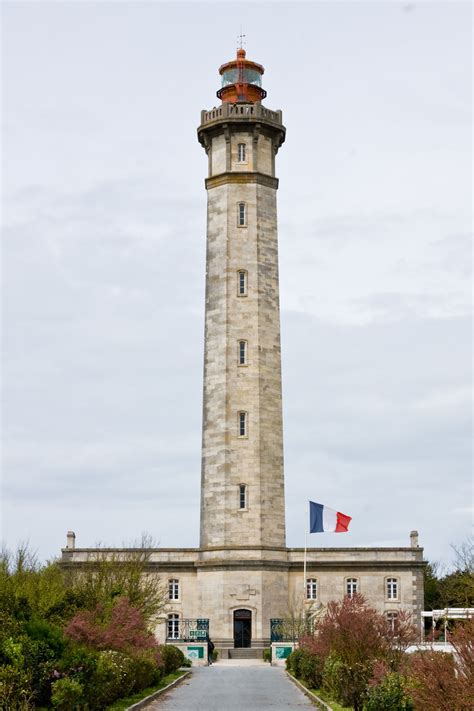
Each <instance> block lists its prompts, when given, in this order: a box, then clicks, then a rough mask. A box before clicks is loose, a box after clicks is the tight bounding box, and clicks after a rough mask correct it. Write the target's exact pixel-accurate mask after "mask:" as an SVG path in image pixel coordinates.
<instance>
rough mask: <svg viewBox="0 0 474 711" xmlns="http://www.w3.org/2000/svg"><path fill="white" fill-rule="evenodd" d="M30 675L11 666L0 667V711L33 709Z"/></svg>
mask: <svg viewBox="0 0 474 711" xmlns="http://www.w3.org/2000/svg"><path fill="white" fill-rule="evenodd" d="M32 698H33V690H32V687H31V675H30V674H29V672H27V671H24V670H23V669H17V668H16V667H14V666H12V665H11V664H5V665H2V666H0V709H5V711H6V710H7V709H8V710H10V709H15V710H18V711H19V710H20V709H21V710H23V709H30V708H33V705H32V703H31V701H32Z"/></svg>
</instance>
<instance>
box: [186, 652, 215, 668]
mask: <svg viewBox="0 0 474 711" xmlns="http://www.w3.org/2000/svg"><path fill="white" fill-rule="evenodd" d="M218 658H219V650H218V649H213V650H212V661H213V662H217V660H218ZM185 661H186V660H185ZM187 661H191V660H190V659H188V660H187ZM189 666H192V664H190V665H189Z"/></svg>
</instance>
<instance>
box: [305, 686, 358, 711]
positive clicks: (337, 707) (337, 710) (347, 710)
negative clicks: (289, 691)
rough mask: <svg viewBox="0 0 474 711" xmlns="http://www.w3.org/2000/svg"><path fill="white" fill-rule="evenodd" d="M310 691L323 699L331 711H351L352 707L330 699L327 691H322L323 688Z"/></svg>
mask: <svg viewBox="0 0 474 711" xmlns="http://www.w3.org/2000/svg"><path fill="white" fill-rule="evenodd" d="M311 691H314V693H315V694H316V696H319V698H320V699H322V700H323V701H325V702H326V703H327V704H328V705H329V706H330V707H331V708H332V709H333V711H351V709H352V706H341V704H338V703H337V701H334V700H333V699H331V697H330V696H329V694H328V692H327V691H324V689H311Z"/></svg>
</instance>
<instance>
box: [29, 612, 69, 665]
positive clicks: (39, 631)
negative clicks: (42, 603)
mask: <svg viewBox="0 0 474 711" xmlns="http://www.w3.org/2000/svg"><path fill="white" fill-rule="evenodd" d="M25 632H26V634H27V635H28V637H30V638H31V639H34V640H36V641H37V642H41V643H42V644H43V645H44V647H43V648H44V649H49V650H51V657H55V658H59V657H60V656H61V654H62V653H63V649H64V644H65V640H64V636H63V633H62V631H61V630H60V629H59V627H56V626H54V625H52V624H50V623H49V622H46V621H45V620H41V619H38V618H37V617H34V618H32V619H31V620H28V622H27V623H26V624H25Z"/></svg>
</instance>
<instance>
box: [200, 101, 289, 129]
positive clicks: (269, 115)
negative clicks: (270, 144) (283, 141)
mask: <svg viewBox="0 0 474 711" xmlns="http://www.w3.org/2000/svg"><path fill="white" fill-rule="evenodd" d="M226 118H228V119H237V120H239V119H242V120H245V119H248V118H259V119H266V120H267V121H272V122H273V123H278V124H280V125H281V123H282V113H281V111H272V110H271V109H267V108H265V106H262V104H261V103H260V102H256V103H255V104H229V103H224V104H222V105H221V106H217V107H214V108H213V109H210V111H201V125H203V124H206V123H211V122H212V121H219V120H221V119H226Z"/></svg>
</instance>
